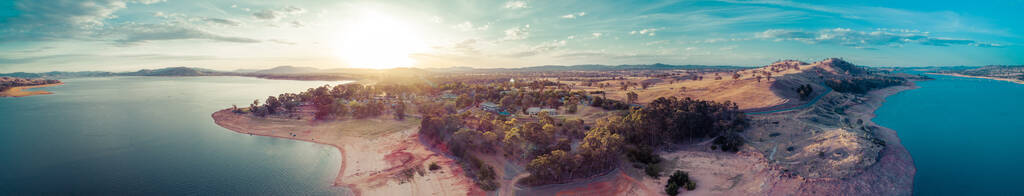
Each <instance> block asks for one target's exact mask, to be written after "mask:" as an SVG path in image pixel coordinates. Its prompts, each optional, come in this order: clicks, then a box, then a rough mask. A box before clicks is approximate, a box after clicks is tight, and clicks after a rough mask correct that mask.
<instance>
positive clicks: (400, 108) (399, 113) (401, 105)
mask: <svg viewBox="0 0 1024 196" xmlns="http://www.w3.org/2000/svg"><path fill="white" fill-rule="evenodd" d="M394 107H395V108H394V109H395V118H397V119H398V120H405V102H403V101H398V103H395V106H394Z"/></svg>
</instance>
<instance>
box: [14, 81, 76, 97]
mask: <svg viewBox="0 0 1024 196" xmlns="http://www.w3.org/2000/svg"><path fill="white" fill-rule="evenodd" d="M62 84H64V83H63V82H61V83H53V84H43V85H32V86H17V87H11V88H10V89H7V90H5V91H2V92H0V97H27V96H32V95H48V94H53V93H52V92H49V91H41V90H40V91H25V90H28V89H32V88H40V87H51V86H57V85H62Z"/></svg>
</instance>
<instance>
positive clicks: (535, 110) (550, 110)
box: [526, 107, 558, 115]
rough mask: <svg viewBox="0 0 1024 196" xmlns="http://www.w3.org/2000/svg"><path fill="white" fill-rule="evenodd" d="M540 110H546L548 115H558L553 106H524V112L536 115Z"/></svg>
mask: <svg viewBox="0 0 1024 196" xmlns="http://www.w3.org/2000/svg"><path fill="white" fill-rule="evenodd" d="M541 112H548V115H558V110H556V109H553V108H540V107H530V108H526V114H529V115H537V114H540V113H541Z"/></svg>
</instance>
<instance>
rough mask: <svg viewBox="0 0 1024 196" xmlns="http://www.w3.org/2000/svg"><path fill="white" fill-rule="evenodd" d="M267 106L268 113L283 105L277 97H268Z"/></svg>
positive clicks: (272, 112)
mask: <svg viewBox="0 0 1024 196" xmlns="http://www.w3.org/2000/svg"><path fill="white" fill-rule="evenodd" d="M264 105H265V106H266V107H267V113H270V114H274V112H275V111H276V110H277V108H279V107H281V102H280V101H278V100H277V97H274V96H270V97H267V102H266V103H264Z"/></svg>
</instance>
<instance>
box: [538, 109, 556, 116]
mask: <svg viewBox="0 0 1024 196" xmlns="http://www.w3.org/2000/svg"><path fill="white" fill-rule="evenodd" d="M540 112H548V115H552V116H554V115H558V110H556V109H554V108H544V109H540Z"/></svg>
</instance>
